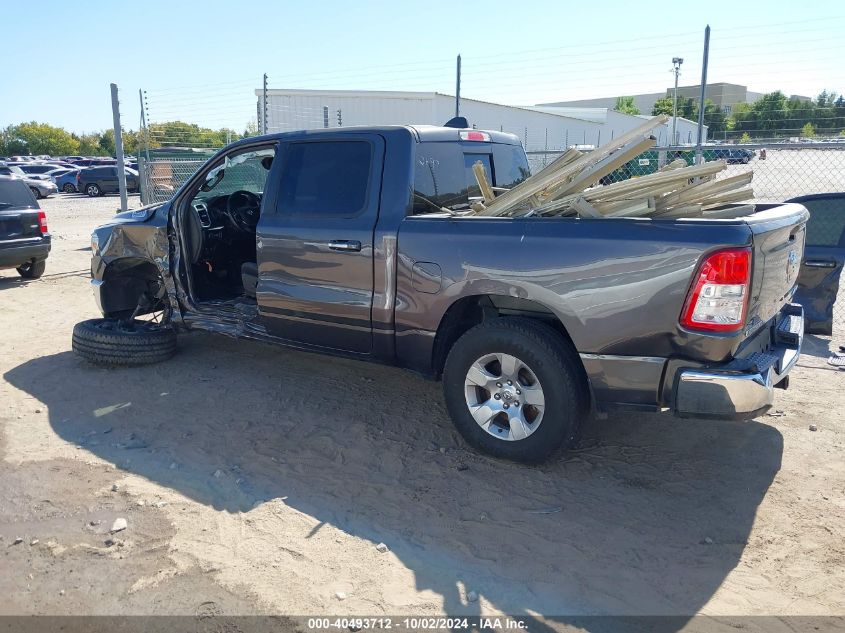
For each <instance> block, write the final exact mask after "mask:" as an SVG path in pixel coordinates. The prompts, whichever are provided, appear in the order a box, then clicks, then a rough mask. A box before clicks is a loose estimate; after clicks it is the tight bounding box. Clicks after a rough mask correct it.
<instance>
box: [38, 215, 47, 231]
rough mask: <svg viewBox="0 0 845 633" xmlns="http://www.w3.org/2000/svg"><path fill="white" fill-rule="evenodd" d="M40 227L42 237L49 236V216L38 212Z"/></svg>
mask: <svg viewBox="0 0 845 633" xmlns="http://www.w3.org/2000/svg"><path fill="white" fill-rule="evenodd" d="M38 225H39V226H40V227H41V235H47V214H46V213H44V212H43V211H39V212H38Z"/></svg>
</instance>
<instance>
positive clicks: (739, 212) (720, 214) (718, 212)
mask: <svg viewBox="0 0 845 633" xmlns="http://www.w3.org/2000/svg"><path fill="white" fill-rule="evenodd" d="M756 210H757V209H756V207H755V206H754V205H753V204H739V205H731V206H730V207H729V208H727V209H705V210H704V211H702V212H701V215H702V216H703V217H705V218H714V219H719V220H722V219H725V218H741V217H743V216H746V215H751V214H752V213H754V212H755V211H756Z"/></svg>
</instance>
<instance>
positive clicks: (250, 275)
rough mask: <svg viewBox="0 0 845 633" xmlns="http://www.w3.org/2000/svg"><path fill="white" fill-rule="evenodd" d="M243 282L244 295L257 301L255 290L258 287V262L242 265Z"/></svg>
mask: <svg viewBox="0 0 845 633" xmlns="http://www.w3.org/2000/svg"><path fill="white" fill-rule="evenodd" d="M241 281H242V283H243V285H244V294H245V295H246V296H247V297H251V298H253V299H255V290H256V288H257V287H258V264H257V263H256V262H244V263H243V264H241Z"/></svg>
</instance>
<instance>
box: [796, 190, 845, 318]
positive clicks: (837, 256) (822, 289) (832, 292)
mask: <svg viewBox="0 0 845 633" xmlns="http://www.w3.org/2000/svg"><path fill="white" fill-rule="evenodd" d="M787 202H797V203H799V204H802V205H804V206H805V207H806V208H807V210H808V211H809V212H810V221H809V222H808V223H807V239H806V244H805V249H804V261H802V262H801V272H800V274H799V276H798V289H797V290H796V292H795V299H794V301H795V302H797V303H800V304H801V305H802V306H804V328H805V331H806V332H808V333H811V334H828V335H830V334H833V310H834V304H835V303H836V295H837V292H838V291H839V278H840V276H841V274H842V267H843V264H845V193H820V194H814V195H809V196H800V197H798V198H793V199H791V200H788V201H787ZM840 309H842V306H840ZM843 320H845V315H843ZM840 333H841V332H840Z"/></svg>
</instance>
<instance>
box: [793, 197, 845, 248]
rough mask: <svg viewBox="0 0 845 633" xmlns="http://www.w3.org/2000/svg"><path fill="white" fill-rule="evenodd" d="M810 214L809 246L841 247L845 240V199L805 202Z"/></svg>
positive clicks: (823, 199)
mask: <svg viewBox="0 0 845 633" xmlns="http://www.w3.org/2000/svg"><path fill="white" fill-rule="evenodd" d="M801 204H803V205H804V206H805V207H806V208H807V211H809V212H810V220H809V221H808V222H807V246H839V244H840V243H841V242H842V240H843V239H845V197H832V198H818V199H816V200H804V201H803V202H802V203H801Z"/></svg>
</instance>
